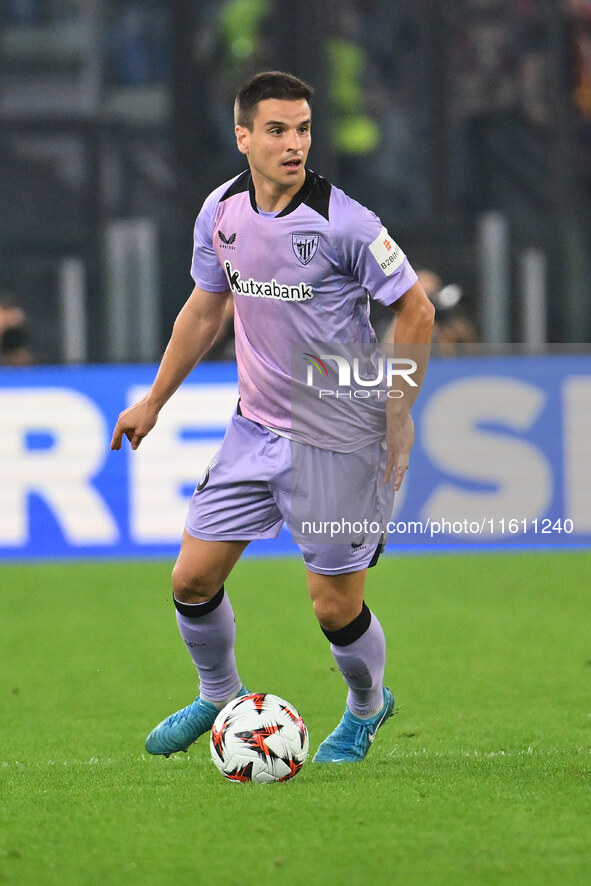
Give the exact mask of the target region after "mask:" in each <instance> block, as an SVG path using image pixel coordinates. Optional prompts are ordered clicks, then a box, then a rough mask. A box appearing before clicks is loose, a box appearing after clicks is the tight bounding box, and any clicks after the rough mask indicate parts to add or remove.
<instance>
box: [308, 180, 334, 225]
mask: <svg viewBox="0 0 591 886" xmlns="http://www.w3.org/2000/svg"><path fill="white" fill-rule="evenodd" d="M312 175H313V176H314V185H313V187H312V190H311V191H310V195H309V196H308V197H307V198H306V201H305V203H306V205H307V206H309V207H310V209H314V210H315V211H316V212H317V213H318V215H321V216H322V217H323V218H325V219H326V220H327V221H328V205H329V203H330V192H331V190H332V185H331V183H330V182H329V181H327V180H326V179H325V178H323V177H322V176H321V175H318V174H317V173H315V172H313V173H312Z"/></svg>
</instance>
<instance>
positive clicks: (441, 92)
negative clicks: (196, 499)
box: [0, 0, 591, 363]
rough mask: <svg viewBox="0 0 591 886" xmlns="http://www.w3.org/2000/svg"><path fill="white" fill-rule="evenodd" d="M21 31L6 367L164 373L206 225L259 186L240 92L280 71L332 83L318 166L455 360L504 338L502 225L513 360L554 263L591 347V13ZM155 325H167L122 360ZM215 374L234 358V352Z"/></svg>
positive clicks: (214, 15) (39, 13) (6, 236)
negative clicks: (539, 263) (218, 196)
mask: <svg viewBox="0 0 591 886" xmlns="http://www.w3.org/2000/svg"><path fill="white" fill-rule="evenodd" d="M0 10H1V11H0V51H1V54H2V59H3V72H2V77H1V78H0V132H1V134H2V138H1V140H0V158H1V161H2V162H1V163H0V193H1V194H2V197H1V202H2V207H3V211H2V213H0V292H1V293H3V295H2V298H1V299H0V360H1V361H2V362H3V363H7V362H12V363H14V362H31V361H32V360H35V361H36V362H60V361H63V360H70V362H76V360H80V361H82V362H84V361H104V360H107V361H108V360H138V359H139V360H146V359H155V358H157V357H158V354H159V352H160V348H161V346H162V344H163V343H164V342H165V340H166V338H167V336H168V333H169V330H170V325H171V322H172V319H173V318H174V316H175V315H176V313H177V311H178V309H179V307H180V305H181V303H182V301H183V300H184V298H185V297H186V295H187V294H188V292H189V290H190V287H191V281H190V278H189V274H188V266H189V260H190V254H191V231H192V223H193V219H194V217H195V215H196V213H197V211H198V209H199V207H200V204H201V201H202V200H203V198H204V197H205V196H206V194H207V193H208V192H209V191H210V190H211V189H212V188H213V187H214V186H216V185H217V184H218V183H219V182H220V181H222V180H223V179H225V178H229V177H230V176H232V175H234V174H236V172H238V171H240V169H241V164H240V157H239V156H238V154H237V153H236V149H235V144H234V138H233V122H232V101H233V96H234V93H235V90H236V87H237V86H238V85H239V83H240V82H241V81H242V80H243V79H245V78H246V77H248V76H250V75H251V74H252V73H254V72H256V71H257V70H261V69H265V68H279V69H285V70H291V71H293V73H295V74H297V75H299V76H301V77H303V78H304V79H309V80H310V81H311V82H312V83H313V84H314V85H315V87H316V90H317V95H318V99H317V102H318V108H319V111H320V113H319V114H318V123H317V125H316V126H315V133H314V136H315V144H314V147H313V151H312V154H311V164H312V166H313V167H314V168H316V169H318V171H320V172H322V173H323V174H325V175H326V176H327V177H329V178H331V179H332V180H333V181H334V182H335V184H337V185H339V186H341V187H343V188H345V190H347V191H348V192H349V193H350V194H351V195H352V196H354V197H356V198H357V199H359V200H361V201H362V202H364V203H365V204H367V205H368V206H370V207H371V208H372V209H374V210H375V211H376V212H377V213H378V214H379V215H380V216H381V217H382V219H383V221H384V223H385V224H386V225H387V226H388V228H389V230H390V231H391V232H392V233H393V234H394V235H395V236H396V238H397V239H398V240H399V241H400V242H401V244H402V245H403V247H404V249H405V251H406V252H407V253H408V254H409V256H410V258H411V260H412V261H413V263H414V265H415V266H416V267H417V268H423V269H428V272H429V273H430V274H431V277H430V278H426V279H429V280H430V284H431V288H432V293H433V296H432V297H433V299H434V301H435V303H436V306H437V308H438V311H439V323H440V328H442V324H443V325H444V326H445V328H444V329H443V333H442V336H443V338H442V340H445V341H446V343H447V344H448V345H453V343H454V341H458V340H459V341H474V340H475V339H476V338H478V337H480V338H481V339H485V340H486V338H487V329H486V328H485V327H484V326H483V321H482V300H483V297H484V296H483V281H482V268H481V264H479V255H480V253H481V251H482V248H483V247H482V242H480V241H479V234H478V232H479V223H480V220H481V219H482V218H483V216H484V215H485V214H486V213H490V212H494V213H497V214H498V215H499V217H500V218H502V220H503V222H504V224H505V226H506V230H507V232H508V239H507V251H509V252H510V255H509V256H508V269H507V286H508V292H509V301H508V308H507V311H508V315H507V317H506V330H507V334H508V335H509V336H510V338H509V339H508V340H510V341H520V340H521V336H522V317H521V313H520V312H521V308H520V303H519V298H518V289H519V273H520V272H519V268H520V264H519V262H520V255H522V253H523V251H524V250H525V251H527V250H531V249H534V250H537V251H538V252H539V254H540V255H541V256H542V257H543V259H544V263H543V267H544V273H545V278H544V281H543V283H544V288H545V290H546V291H547V293H548V305H547V312H548V315H547V323H546V327H545V336H546V340H547V341H549V342H568V341H577V340H578V341H584V342H587V341H589V337H590V332H591V298H590V291H591V290H590V283H591V279H590V272H589V260H588V258H589V254H590V249H591V243H590V239H591V211H590V210H591V154H590V145H589V143H590V140H591V0H447V2H445V0H315V2H309V0H301V2H299V3H298V4H295V5H294V4H292V5H291V6H288V5H286V4H280V3H279V2H277V0H201V2H195V0H193V2H188V0H184V2H183V0H179V2H176V3H174V4H171V3H167V2H164V0H108V2H98V0H4V2H3V4H2V6H1V7H0ZM122 224H123V227H122ZM480 258H481V256H480ZM146 266H148V270H149V273H147V272H146V270H145V268H146ZM450 287H451V290H453V293H454V295H450ZM443 289H447V296H446V298H447V302H446V301H445V298H444V299H443V300H442V298H441V296H440V293H441V291H442V290H443ZM454 298H455V301H453V299H454ZM450 299H451V301H453V304H452V303H451V301H450ZM125 305H131V306H132V308H131V310H132V312H131V314H129V313H128V314H126V313H125ZM133 310H135V311H136V312H143V313H145V314H146V315H149V316H150V317H151V318H152V319H151V323H150V324H148V325H147V326H146V327H145V329H144V330H143V331H142V330H140V331H139V332H137V334H131V333H130V335H129V336H128V339H129V340H128V342H127V345H125V346H124V345H121V346H120V347H119V350H117V348H114V347H113V346H112V342H113V339H114V338H116V336H114V334H113V329H114V328H115V327H116V326H117V323H119V325H121V319H122V318H124V319H125V318H126V321H127V324H128V326H129V324H130V323H133V317H134V314H133ZM19 311H20V313H18V312H19ZM10 312H12V313H10ZM15 312H16V313H15ZM7 316H10V317H12V320H11V321H7V320H6V317H7ZM2 317H4V320H2ZM73 317H74V319H72V318H73ZM375 319H376V323H377V325H378V326H380V324H381V323H383V322H384V318H383V317H380V316H379V314H378V315H376V318H375ZM456 321H457V322H456ZM65 327H69V329H70V336H71V337H72V336H74V337H75V336H76V335H78V337H81V338H84V342H83V345H81V346H80V347H78V349H77V348H76V347H72V345H71V342H70V346H69V347H68V344H67V343H65V342H64V328H65ZM11 330H13V331H11ZM14 330H16V331H14ZM440 337H441V335H440ZM23 349H24V350H23ZM212 356H215V357H216V358H220V359H231V358H232V346H231V333H228V334H227V335H226V336H225V338H224V340H223V341H222V342H220V343H219V346H218V348H217V350H216V351H215V353H214V354H213V355H212Z"/></svg>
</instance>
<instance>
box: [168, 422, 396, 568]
mask: <svg viewBox="0 0 591 886" xmlns="http://www.w3.org/2000/svg"><path fill="white" fill-rule="evenodd" d="M384 461H385V449H384V448H383V445H382V444H381V442H380V441H375V442H373V443H371V444H369V445H368V446H367V447H364V449H362V450H359V451H357V452H353V453H341V452H333V451H330V450H325V449H319V448H317V447H315V446H308V445H305V444H302V443H295V442H294V441H291V440H288V439H287V438H285V437H280V436H278V435H277V434H275V433H273V431H270V430H269V429H267V428H264V427H262V426H261V425H259V424H257V423H256V422H253V421H251V420H250V419H247V418H244V416H242V415H239V414H235V415H234V416H233V417H232V420H231V421H230V424H229V425H228V428H227V430H226V434H225V437H224V440H223V442H222V445H221V447H220V449H219V450H218V452H217V453H216V455H215V456H214V458H213V459H212V461H211V462H210V464H209V465H208V467H207V469H206V471H205V474H204V475H203V477H202V479H201V481H200V482H199V484H198V485H197V488H196V489H195V492H194V494H193V497H192V498H191V502H190V504H189V510H188V514H187V519H186V523H185V528H186V530H187V532H188V533H189V534H190V535H192V536H194V537H195V538H200V539H203V540H204V541H252V540H254V539H258V538H276V537H277V536H278V535H279V532H280V531H281V527H282V526H283V524H284V523H285V524H287V526H288V528H289V529H290V531H291V533H292V539H293V541H294V542H295V543H296V544H297V545H298V546H299V548H300V550H301V552H302V555H303V557H304V561H305V563H306V566H307V568H308V569H309V570H310V571H311V572H317V573H321V574H325V575H338V574H340V573H346V572H357V571H358V570H360V569H365V568H367V567H368V566H373V565H374V564H375V562H377V558H378V556H379V554H380V552H381V550H382V548H383V543H384V528H385V526H386V524H387V522H388V520H389V519H390V515H391V513H392V507H393V503H394V490H393V485H392V483H389V484H387V485H386V484H385V483H384V482H383V481H382V479H381V476H382V472H383V466H384Z"/></svg>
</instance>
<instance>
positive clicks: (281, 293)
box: [224, 261, 314, 301]
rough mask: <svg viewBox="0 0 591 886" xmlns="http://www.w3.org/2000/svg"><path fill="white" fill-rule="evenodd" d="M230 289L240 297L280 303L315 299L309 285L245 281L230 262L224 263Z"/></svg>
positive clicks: (274, 281)
mask: <svg viewBox="0 0 591 886" xmlns="http://www.w3.org/2000/svg"><path fill="white" fill-rule="evenodd" d="M224 267H225V269H226V274H227V277H228V282H229V283H230V289H231V290H232V292H235V293H237V294H239V295H249V296H251V297H253V298H277V299H279V300H280V301H307V300H308V299H310V298H314V293H313V291H312V287H311V286H309V285H308V284H307V283H297V284H296V285H295V286H286V285H284V284H282V283H278V282H277V280H275V279H273V280H265V281H260V280H255V279H253V277H249V278H248V280H243V279H242V277H241V276H240V271H239V270H238V269H237V268H236V269H235V268H233V267H232V265H231V264H230V262H229V261H226V262H224Z"/></svg>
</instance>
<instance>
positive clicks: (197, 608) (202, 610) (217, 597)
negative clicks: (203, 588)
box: [172, 585, 225, 618]
mask: <svg viewBox="0 0 591 886" xmlns="http://www.w3.org/2000/svg"><path fill="white" fill-rule="evenodd" d="M224 593H225V591H224V586H223V585H222V586H221V588H220V589H219V591H218V592H217V594H214V595H213V597H211V598H210V599H209V600H207V601H206V602H205V603H181V602H180V600H177V598H176V597H175V595H174V594H173V595H172V600H173V603H174V605H175V606H176V608H177V609H178V611H179V612H180V614H181V615H184V616H185V618H201V616H203V615H209V613H210V612H213V610H214V609H217V608H218V606H219V605H220V603H221V602H222V600H223V599H224Z"/></svg>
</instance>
